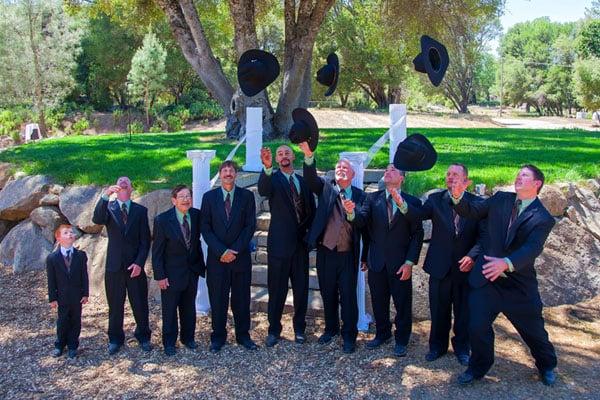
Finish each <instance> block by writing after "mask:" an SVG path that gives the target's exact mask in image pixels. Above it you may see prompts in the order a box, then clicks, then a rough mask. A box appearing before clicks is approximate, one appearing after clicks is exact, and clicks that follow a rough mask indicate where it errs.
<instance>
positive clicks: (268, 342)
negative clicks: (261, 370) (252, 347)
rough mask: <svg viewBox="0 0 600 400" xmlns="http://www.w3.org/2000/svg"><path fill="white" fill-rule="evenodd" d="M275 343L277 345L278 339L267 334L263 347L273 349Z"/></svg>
mask: <svg viewBox="0 0 600 400" xmlns="http://www.w3.org/2000/svg"><path fill="white" fill-rule="evenodd" d="M277 343H279V337H278V336H275V335H273V334H272V333H269V334H268V335H267V338H266V339H265V346H267V347H273V346H275V345H276V344H277Z"/></svg>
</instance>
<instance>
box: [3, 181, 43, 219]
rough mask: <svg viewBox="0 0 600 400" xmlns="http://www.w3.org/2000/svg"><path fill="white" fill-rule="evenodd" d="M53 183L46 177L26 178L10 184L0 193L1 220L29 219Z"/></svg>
mask: <svg viewBox="0 0 600 400" xmlns="http://www.w3.org/2000/svg"><path fill="white" fill-rule="evenodd" d="M51 183H52V180H51V178H50V177H48V176H44V175H33V176H25V177H22V178H19V179H16V180H13V181H10V182H8V183H7V184H6V186H5V187H4V189H2V190H1V191H0V219H4V220H9V221H21V220H24V219H25V218H27V217H29V214H30V213H31V211H33V209H34V208H36V207H37V206H38V205H39V203H40V200H41V199H42V197H44V195H45V194H46V193H47V191H48V187H49V185H50V184H51Z"/></svg>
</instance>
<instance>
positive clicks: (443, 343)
mask: <svg viewBox="0 0 600 400" xmlns="http://www.w3.org/2000/svg"><path fill="white" fill-rule="evenodd" d="M299 147H300V149H301V150H302V152H303V153H304V163H303V176H300V175H298V174H296V173H295V170H294V160H295V156H294V152H293V150H292V149H291V148H290V147H289V146H287V145H282V146H280V147H279V148H277V150H276V156H275V161H276V163H277V164H278V166H279V169H277V170H276V171H274V170H273V157H272V154H271V151H270V150H269V149H267V148H264V149H262V151H261V160H262V162H263V166H264V169H263V171H262V172H261V174H260V177H259V182H258V191H259V193H260V194H261V195H262V196H264V197H266V198H267V199H268V201H269V205H270V211H271V224H270V227H269V235H268V242H267V250H268V291H269V304H268V320H269V330H268V336H267V338H266V340H265V344H266V346H267V347H273V346H275V345H276V344H277V343H278V342H279V340H280V336H281V332H282V325H281V316H282V313H283V309H284V305H285V301H286V297H287V293H288V281H289V282H291V287H292V292H293V296H294V317H293V329H294V333H295V335H294V340H295V341H296V342H297V343H299V344H302V343H304V342H305V341H306V336H305V329H306V311H307V302H308V288H309V271H308V266H309V261H308V259H309V251H310V250H311V249H313V248H316V249H317V275H318V281H319V288H320V292H321V296H322V300H323V307H324V317H325V329H324V332H323V333H322V335H321V336H320V337H319V339H318V342H319V343H320V344H326V343H329V342H331V341H332V340H333V339H334V338H335V337H336V336H337V335H340V334H341V337H342V339H343V351H344V352H345V353H352V352H354V351H355V349H356V337H357V322H358V306H357V298H356V287H357V275H358V268H359V264H360V268H362V269H363V270H365V271H367V270H368V284H369V287H370V293H371V298H372V305H373V312H374V316H375V324H376V334H375V337H374V338H373V339H372V340H370V341H369V342H368V343H367V344H366V347H367V348H369V349H374V348H377V347H379V346H382V345H383V344H385V343H386V342H387V341H389V340H390V339H391V338H392V324H391V321H390V298H391V299H392V300H393V302H394V306H395V309H396V316H395V320H394V324H395V328H396V330H395V334H394V339H395V346H394V354H395V355H396V356H399V357H402V356H405V355H406V354H407V352H408V344H409V339H410V334H411V327H412V268H413V266H414V265H415V264H417V263H418V261H419V255H420V252H421V247H422V243H423V236H424V232H423V227H422V221H423V220H426V219H431V220H432V237H431V241H430V244H429V250H428V253H427V257H426V259H425V263H424V269H425V271H426V272H427V273H428V274H429V276H430V277H429V301H430V310H431V331H430V337H429V352H428V353H427V355H426V359H427V360H428V361H434V360H436V359H437V358H439V357H441V356H443V355H444V354H446V352H447V351H448V347H449V342H451V344H452V347H453V350H454V354H455V356H456V357H457V359H458V362H459V363H460V364H462V365H465V366H468V368H467V370H466V371H465V372H464V373H463V374H462V375H460V377H459V379H458V381H459V383H461V384H468V383H471V382H472V381H473V380H476V379H481V378H482V377H483V376H484V375H485V374H486V373H487V372H488V370H489V369H490V367H491V365H492V363H493V358H494V348H493V340H494V334H493V329H492V324H493V321H494V319H495V318H496V317H497V315H498V314H499V313H500V312H502V313H504V314H505V315H506V316H507V317H508V319H509V320H510V321H511V322H512V323H513V325H514V326H515V327H516V329H517V331H518V332H519V334H520V335H521V336H522V337H523V339H524V341H525V342H526V344H527V345H528V346H529V347H530V349H531V352H532V355H533V356H534V358H535V360H536V366H537V367H538V369H539V371H540V376H541V379H542V381H543V382H544V383H546V384H553V383H554V381H555V380H556V376H555V373H554V368H555V367H556V362H557V361H556V355H555V352H554V348H553V346H552V344H551V343H550V342H549V340H548V334H547V332H546V331H545V328H544V320H543V318H542V302H541V299H540V295H539V291H538V288H537V280H536V275H535V269H534V262H535V259H536V257H537V256H538V255H539V254H540V253H541V251H542V250H543V245H544V242H545V240H546V238H547V236H548V235H549V233H550V230H551V229H552V227H553V225H554V219H553V218H552V217H551V216H550V214H549V213H548V211H547V210H546V209H545V208H544V206H543V205H542V203H541V202H540V201H539V199H538V198H537V194H538V193H539V191H540V189H541V188H542V186H543V183H544V175H543V173H542V172H541V171H540V170H539V169H538V168H536V167H535V166H533V165H525V166H523V167H522V168H521V170H520V171H519V174H518V176H517V178H516V180H515V190H516V194H515V193H507V192H498V193H496V194H495V195H494V196H492V197H490V198H488V199H486V200H483V199H481V198H479V197H477V196H475V195H472V194H470V193H467V192H465V190H466V188H467V187H468V186H469V184H470V183H471V182H470V181H469V179H468V171H467V168H466V167H465V166H464V165H462V164H452V165H450V167H449V168H448V171H447V174H446V187H447V190H444V191H440V192H437V193H433V194H431V195H430V196H429V197H428V199H427V200H426V201H425V203H424V204H422V203H421V201H420V200H419V199H418V198H416V197H413V196H411V195H409V194H407V193H405V192H403V191H402V190H401V188H402V184H403V182H404V180H405V173H404V172H403V171H400V170H398V169H397V168H396V167H394V165H393V164H390V165H389V166H388V167H387V168H386V170H385V173H384V178H383V183H384V184H385V189H382V190H379V191H377V192H374V193H369V194H366V193H365V192H363V191H362V190H361V189H359V188H356V187H354V186H352V184H351V182H352V179H353V177H354V170H353V167H352V164H351V163H350V162H349V161H348V160H345V159H341V160H340V161H339V162H338V163H337V164H336V167H335V171H334V179H332V180H330V179H325V178H323V177H320V176H318V175H317V170H316V160H315V157H314V153H313V151H312V150H311V149H310V147H309V145H308V144H307V143H306V142H303V143H300V144H299ZM236 176H237V166H236V165H235V164H234V163H233V162H232V161H225V162H224V163H222V164H221V166H220V168H219V177H220V179H221V186H220V187H218V188H216V189H213V190H211V191H209V192H207V193H205V194H204V196H203V199H202V206H201V209H200V210H198V209H195V208H193V207H192V195H191V191H190V189H189V188H188V187H187V186H184V185H180V186H177V187H175V188H174V189H173V190H172V193H171V201H172V204H173V207H172V208H171V209H169V210H168V211H166V212H164V213H162V214H160V215H158V216H157V217H156V219H155V221H154V232H153V236H154V241H153V243H152V264H153V271H154V279H155V280H156V281H157V282H158V285H159V287H160V289H161V299H162V319H163V321H162V322H163V324H162V341H163V346H164V351H165V354H167V355H173V354H175V353H176V347H175V344H176V341H177V337H178V336H179V339H180V342H181V343H182V344H183V345H185V346H186V347H188V348H190V349H195V348H196V347H197V344H196V342H195V339H194V337H195V325H196V311H195V297H196V292H197V284H198V277H199V276H206V279H207V287H208V292H209V298H210V303H211V308H212V333H211V345H210V350H211V351H212V352H218V351H219V350H220V349H221V348H222V346H223V345H224V344H225V343H226V339H227V330H226V323H227V311H228V308H229V299H230V297H231V309H232V312H233V315H234V321H235V336H236V341H237V342H238V343H239V344H241V345H242V346H244V347H245V348H247V349H250V350H254V349H256V348H257V345H256V344H255V343H254V342H253V341H252V339H251V338H250V334H249V330H250V285H251V279H252V273H251V268H252V262H251V258H250V253H251V251H252V249H251V247H252V246H251V240H252V237H253V235H254V231H255V227H256V216H255V214H256V209H255V207H256V206H255V201H254V195H253V194H252V193H251V192H250V191H249V190H247V189H243V188H240V187H238V186H236V184H235V180H236ZM132 190H133V188H132V185H131V181H130V180H129V179H128V178H127V177H121V178H119V179H118V180H117V183H116V185H113V186H110V187H109V188H108V189H106V190H105V192H104V193H103V195H102V198H101V199H100V200H99V201H98V204H97V205H96V209H95V211H94V217H93V220H94V222H96V223H98V224H103V225H105V226H106V228H107V233H108V237H109V243H108V255H107V261H106V274H105V287H106V296H107V300H108V305H109V328H108V336H109V348H108V350H109V353H110V354H114V353H116V352H118V351H119V348H120V347H121V346H122V344H123V341H124V336H125V335H124V332H123V308H124V303H125V297H126V295H128V297H129V302H130V304H131V307H132V311H133V314H134V318H135V321H136V325H137V327H136V330H135V337H136V339H137V340H138V341H139V343H140V347H141V348H142V349H143V350H145V351H150V350H151V348H152V347H151V345H150V328H149V323H148V300H147V295H148V286H147V278H146V275H145V272H144V264H145V262H146V258H147V255H148V253H149V251H150V243H151V240H150V236H151V235H150V229H149V224H148V218H147V210H146V208H144V207H143V206H141V205H139V204H137V203H135V202H132V201H131V198H130V197H131V192H132ZM113 194H116V197H117V198H116V200H113V201H110V200H109V196H111V195H113ZM315 198H316V199H317V201H316V202H315ZM201 236H202V237H203V238H204V240H205V241H206V243H207V245H208V254H207V258H206V262H205V261H204V255H203V252H202V248H201V245H200V237H201ZM361 242H362V252H361ZM66 243H67V245H65V246H67V247H68V241H67V242H66ZM63 250H64V251H67V253H68V249H67V250H65V249H62V247H61V251H63ZM64 251H63V253H64ZM53 254H54V253H53ZM65 254H66V253H65ZM65 254H63V256H64V257H66V256H65ZM55 258H56V259H57V260H58V259H59V257H58V256H56V257H55ZM61 259H62V258H61ZM53 260H54V258H52V257H49V265H51V267H52V268H55V265H56V261H53ZM65 260H66V258H65ZM50 261H51V262H50ZM59 261H60V260H59ZM49 268H50V267H49ZM49 271H50V269H49ZM53 276H55V275H53ZM54 285H55V283H54ZM84 291H85V293H83V292H84ZM84 291H82V290H79V292H78V296H80V295H83V294H86V296H87V289H85V290H84ZM56 296H57V291H56V290H55V289H53V291H52V292H51V296H50V299H51V301H53V299H56ZM74 307H75V308H77V307H79V314H80V304H79V306H77V305H75V306H74ZM62 310H63V314H65V316H63V320H65V321H67V320H68V317H67V316H66V315H68V308H64V307H63V309H62ZM340 310H341V313H340ZM75 311H77V310H75ZM340 314H341V324H340ZM452 315H454V324H453V325H452ZM178 321H179V324H180V325H181V326H180V327H179V326H178ZM63 325H64V324H63ZM76 325H77V324H76V323H74V326H75V328H76ZM452 328H453V331H454V337H453V338H452V340H450V331H451V329H452ZM67 336H68V335H66V334H63V335H62V336H60V335H59V342H60V343H58V342H57V348H59V345H60V348H61V352H62V347H64V346H65V345H67V344H68V345H69V346H70V347H69V348H70V349H71V347H75V348H76V343H75V341H74V340H73V339H72V338H67ZM67 342H68V343H67Z"/></svg>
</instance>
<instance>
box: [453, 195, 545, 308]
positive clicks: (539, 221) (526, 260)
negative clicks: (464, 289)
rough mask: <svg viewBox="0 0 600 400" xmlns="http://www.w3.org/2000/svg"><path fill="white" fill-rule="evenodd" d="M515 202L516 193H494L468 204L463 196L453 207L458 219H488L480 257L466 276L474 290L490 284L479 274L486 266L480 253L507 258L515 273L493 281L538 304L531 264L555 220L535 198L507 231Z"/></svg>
mask: <svg viewBox="0 0 600 400" xmlns="http://www.w3.org/2000/svg"><path fill="white" fill-rule="evenodd" d="M515 200H516V194H515V193H508V192H497V193H496V194H495V195H493V196H492V197H490V198H489V199H486V200H484V201H470V199H469V198H467V197H463V198H462V199H461V201H460V202H459V203H458V204H457V205H455V206H454V208H455V210H456V212H457V213H458V214H459V215H461V216H464V217H468V218H479V219H481V218H487V224H486V225H487V229H486V235H485V238H484V240H483V242H482V255H481V256H480V257H479V258H478V259H477V262H476V263H475V266H474V267H473V270H472V271H471V273H470V274H469V284H470V285H471V286H472V287H475V288H477V287H481V286H484V285H486V284H487V283H489V281H488V280H487V279H485V277H484V276H483V274H482V272H481V271H482V265H483V264H485V260H484V259H483V254H485V255H487V256H492V257H508V258H509V259H510V260H511V262H512V264H513V266H514V268H515V271H514V272H512V273H511V272H507V273H506V275H507V278H502V277H499V278H498V279H497V280H496V281H495V282H498V284H499V285H502V286H504V287H508V288H511V289H515V290H516V291H517V292H520V294H521V295H523V296H525V297H527V298H529V299H532V300H535V301H540V297H539V292H538V283H537V278H536V274H535V268H534V263H535V259H536V258H537V257H538V256H539V255H540V254H541V253H542V251H543V250H544V243H545V242H546V238H547V237H548V235H549V234H550V231H551V230H552V227H553V226H554V223H555V221H554V218H553V217H552V216H551V215H550V213H549V212H548V210H546V208H545V207H544V206H543V205H542V202H541V201H540V200H539V199H537V198H536V199H535V200H534V201H533V202H532V203H531V204H530V205H529V206H528V207H527V208H526V209H525V210H523V212H522V213H521V214H520V215H519V216H518V218H517V219H516V220H515V222H514V223H513V225H512V226H511V228H510V231H507V228H508V223H509V221H510V216H511V213H512V208H513V205H514V203H515Z"/></svg>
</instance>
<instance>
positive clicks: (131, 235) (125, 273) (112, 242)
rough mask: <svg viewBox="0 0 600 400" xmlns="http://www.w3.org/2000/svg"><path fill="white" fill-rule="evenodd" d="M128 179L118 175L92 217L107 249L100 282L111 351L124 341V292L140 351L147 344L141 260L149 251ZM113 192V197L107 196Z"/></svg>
mask: <svg viewBox="0 0 600 400" xmlns="http://www.w3.org/2000/svg"><path fill="white" fill-rule="evenodd" d="M132 192H133V186H132V185H131V180H130V179H129V178H128V177H126V176H122V177H120V178H119V179H117V183H116V184H115V185H112V186H109V187H108V188H107V189H106V190H105V191H104V192H103V194H102V197H101V198H100V199H99V200H98V203H97V204H96V208H95V209H94V215H93V217H92V221H94V223H95V224H98V225H104V226H106V232H107V234H108V249H107V255H106V272H105V273H104V283H105V287H106V300H107V303H108V342H109V344H108V352H109V354H111V355H112V354H115V353H117V352H118V351H119V349H120V348H121V346H122V345H123V343H124V342H125V333H124V332H123V318H124V307H125V296H126V295H127V296H128V297H129V304H131V311H133V317H134V318H135V323H136V329H135V338H136V339H137V340H138V342H139V343H140V347H141V349H142V350H144V351H150V350H152V346H151V345H150V324H149V320H148V279H147V277H146V273H145V272H144V264H145V263H146V258H148V252H149V251H150V227H149V225H148V210H147V209H146V207H144V206H142V205H140V204H137V203H135V202H133V201H131V193H132ZM113 194H115V195H116V199H114V200H112V201H111V199H110V197H111V196H112V195H113Z"/></svg>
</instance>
